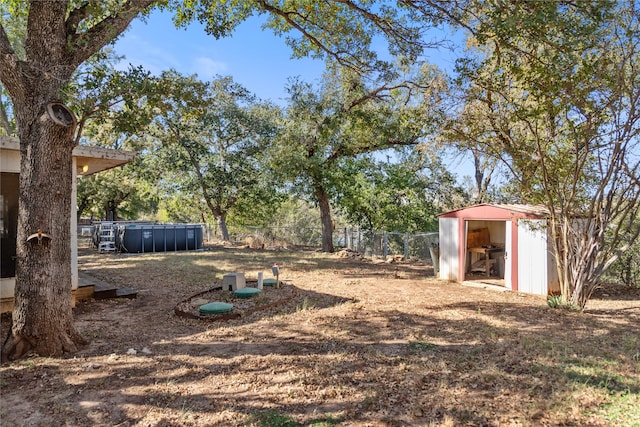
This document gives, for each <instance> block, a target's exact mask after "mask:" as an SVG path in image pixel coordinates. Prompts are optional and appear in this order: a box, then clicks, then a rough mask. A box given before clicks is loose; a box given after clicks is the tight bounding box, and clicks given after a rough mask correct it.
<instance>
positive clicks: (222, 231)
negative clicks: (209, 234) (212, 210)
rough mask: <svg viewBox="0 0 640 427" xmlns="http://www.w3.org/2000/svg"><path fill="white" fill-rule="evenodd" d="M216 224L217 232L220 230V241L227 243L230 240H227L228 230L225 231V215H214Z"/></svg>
mask: <svg viewBox="0 0 640 427" xmlns="http://www.w3.org/2000/svg"><path fill="white" fill-rule="evenodd" d="M215 218H216V222H217V223H218V230H220V235H221V236H222V240H223V241H224V242H228V241H230V240H231V239H230V238H229V229H227V215H226V214H224V213H219V214H216V215H215Z"/></svg>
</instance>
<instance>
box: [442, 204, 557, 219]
mask: <svg viewBox="0 0 640 427" xmlns="http://www.w3.org/2000/svg"><path fill="white" fill-rule="evenodd" d="M438 216H439V217H441V218H467V219H496V220H507V219H510V218H513V217H517V218H529V219H537V218H544V217H547V216H549V210H548V209H547V208H546V207H544V206H541V205H516V204H503V205H498V204H488V203H483V204H480V205H474V206H468V207H465V208H460V209H456V210H453V211H449V212H445V213H442V214H440V215H438Z"/></svg>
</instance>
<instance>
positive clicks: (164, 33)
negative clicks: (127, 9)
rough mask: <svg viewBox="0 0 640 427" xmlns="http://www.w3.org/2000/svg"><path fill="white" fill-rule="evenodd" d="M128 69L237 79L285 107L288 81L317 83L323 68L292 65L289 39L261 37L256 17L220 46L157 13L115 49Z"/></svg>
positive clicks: (311, 63) (196, 28)
mask: <svg viewBox="0 0 640 427" xmlns="http://www.w3.org/2000/svg"><path fill="white" fill-rule="evenodd" d="M115 50H116V53H118V54H120V55H124V56H125V57H126V59H125V60H124V61H123V64H122V66H123V67H126V66H127V64H129V63H131V64H133V65H141V66H143V67H144V68H145V69H147V70H149V71H151V72H152V73H154V74H159V73H160V72H161V71H164V70H168V69H169V68H173V69H175V70H177V71H179V72H181V73H182V74H198V76H199V78H200V79H201V80H205V81H206V80H210V79H211V78H212V77H214V76H215V75H224V76H227V75H229V76H232V77H233V79H234V80H235V81H236V82H238V83H240V84H242V85H243V86H245V87H246V88H247V89H249V90H250V91H251V92H253V93H254V94H256V95H257V96H259V97H260V98H262V99H270V100H272V101H273V102H276V103H278V104H283V98H284V97H285V91H284V88H285V86H286V84H287V80H288V78H289V77H294V76H301V77H303V79H304V80H305V81H308V82H315V81H318V79H319V78H320V76H321V75H322V72H323V70H324V63H323V62H322V61H319V60H313V59H291V51H290V49H289V47H288V46H287V45H286V44H285V42H284V39H282V38H278V37H276V36H275V35H273V33H272V32H271V31H270V30H265V31H262V30H261V28H260V19H259V18H258V17H253V18H251V19H249V20H248V21H246V22H244V23H243V24H241V25H240V27H238V28H237V29H236V31H235V32H234V33H233V35H232V36H231V37H228V38H225V39H220V40H216V39H215V38H214V37H213V36H209V35H207V34H206V33H205V32H204V29H203V27H202V26H201V25H199V24H192V25H191V26H190V27H189V28H188V29H186V30H185V29H177V28H176V27H175V26H174V25H173V23H172V22H171V14H167V13H159V12H154V13H153V14H152V15H151V16H150V17H149V19H148V20H147V22H146V23H145V22H142V21H141V20H136V21H134V22H133V23H132V25H131V27H130V29H129V30H128V31H127V32H126V33H125V34H124V36H123V37H122V38H121V39H120V40H118V42H117V43H116V45H115Z"/></svg>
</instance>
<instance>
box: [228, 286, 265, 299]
mask: <svg viewBox="0 0 640 427" xmlns="http://www.w3.org/2000/svg"><path fill="white" fill-rule="evenodd" d="M260 292H262V291H261V290H260V289H257V288H242V289H238V290H235V291H233V293H234V295H235V296H237V297H238V298H251V297H252V296H254V295H257V294H259V293H260Z"/></svg>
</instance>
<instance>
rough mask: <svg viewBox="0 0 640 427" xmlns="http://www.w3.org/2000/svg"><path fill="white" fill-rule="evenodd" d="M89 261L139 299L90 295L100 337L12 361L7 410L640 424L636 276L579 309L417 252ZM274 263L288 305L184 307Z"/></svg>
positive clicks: (71, 414)
mask: <svg viewBox="0 0 640 427" xmlns="http://www.w3.org/2000/svg"><path fill="white" fill-rule="evenodd" d="M80 262H81V268H82V269H84V270H85V271H87V272H88V273H90V274H92V275H94V276H96V277H97V278H99V279H101V280H104V281H108V282H111V283H114V284H117V285H121V286H129V287H134V288H137V289H138V290H139V291H140V293H139V296H138V298H137V299H136V300H125V301H91V302H86V303H82V304H80V305H79V306H78V307H77V308H76V322H77V326H78V328H79V329H80V331H81V332H82V333H83V334H84V335H85V336H86V337H87V338H89V339H90V340H91V343H90V344H89V345H88V346H86V347H85V348H83V349H81V351H80V352H79V353H78V354H76V355H70V356H68V357H66V358H61V359H48V358H42V357H31V358H28V359H24V360H20V361H16V362H13V363H10V364H6V365H3V366H2V367H1V368H0V375H1V377H0V386H1V387H2V407H1V408H0V410H1V412H0V419H2V421H3V425H4V424H5V423H7V425H29V426H39V425H42V426H45V425H46V426H49V425H54V424H58V425H73V426H113V425H120V426H174V425H175V426H178V425H180V426H182V425H187V426H189V425H191V426H217V425H219V426H233V425H236V426H251V425H253V426H278V425H280V426H298V425H317V426H320V425H327V426H333V425H344V426H365V425H366V426H396V425H398V426H400V425H403V426H404V425H417V426H423V425H433V426H436V425H442V426H459V425H469V426H477V425H486V426H505V425H506V426H509V425H511V426H529V425H587V426H589V425H590V426H609V425H611V426H628V425H640V412H639V410H638V408H639V407H640V401H639V400H638V396H639V395H640V344H639V342H638V325H639V324H640V291H639V290H637V289H635V290H634V289H626V290H622V289H620V288H607V289H606V292H600V293H599V294H598V295H597V296H596V299H594V300H593V301H592V302H590V304H589V305H588V306H587V310H586V311H585V312H584V313H575V312H571V311H565V310H554V309H550V308H549V307H547V305H546V302H545V300H544V298H540V297H535V296H528V295H522V294H517V293H513V292H503V293H500V292H493V291H489V290H484V289H477V288H471V287H465V286H461V285H459V284H454V283H447V282H443V281H439V280H436V279H434V278H433V277H432V272H431V269H430V268H429V267H428V266H426V265H423V264H420V263H411V262H398V263H393V264H387V263H384V262H372V261H367V260H361V259H359V258H357V257H345V258H340V257H337V256H331V255H325V254H319V253H314V252H304V253H292V252H275V251H262V250H252V249H238V248H224V249H223V248H217V249H214V250H211V251H204V252H191V253H170V254H145V255H97V254H95V253H92V252H88V251H87V252H85V253H83V254H82V256H81V257H80ZM274 262H278V263H279V264H280V266H281V278H284V279H287V280H289V281H291V283H292V284H293V286H295V287H296V289H297V290H298V292H299V294H298V296H297V297H296V298H294V299H293V300H291V301H289V302H288V303H287V304H284V305H283V306H282V307H280V308H279V309H278V310H273V311H267V312H262V313H261V312H255V313H252V314H250V315H247V316H243V317H241V318H239V319H235V320H230V321H227V322H224V323H210V322H202V321H199V320H196V319H183V318H179V317H177V316H175V315H174V313H173V308H174V306H175V305H176V304H177V303H178V302H179V301H181V300H184V299H185V298H188V297H189V296H190V295H193V294H195V293H197V292H200V291H203V290H206V289H208V288H209V287H211V286H213V285H215V284H217V283H219V282H220V281H221V279H222V275H223V274H225V273H227V272H232V271H244V272H245V273H246V275H247V277H248V278H255V276H257V272H258V271H263V272H265V276H266V277H269V276H267V273H268V272H269V270H270V266H271V265H272V264H273V263H274ZM269 274H270V273H269ZM6 320H7V319H4V322H3V323H4V325H3V331H4V330H6ZM145 349H146V351H144V350H145Z"/></svg>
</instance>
